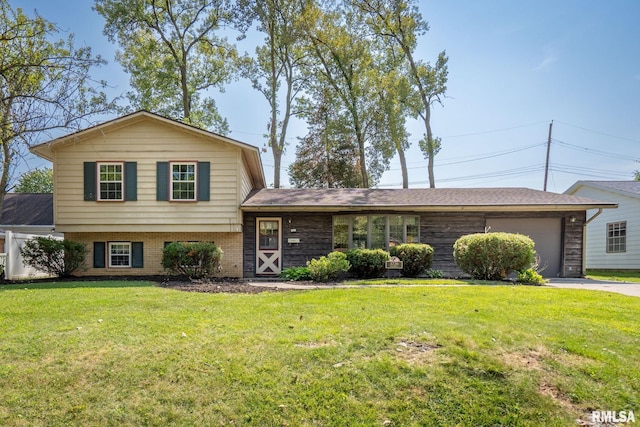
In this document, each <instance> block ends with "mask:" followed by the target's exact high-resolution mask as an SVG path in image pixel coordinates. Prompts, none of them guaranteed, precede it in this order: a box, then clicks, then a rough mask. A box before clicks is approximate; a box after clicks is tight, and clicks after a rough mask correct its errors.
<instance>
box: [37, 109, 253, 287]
mask: <svg viewBox="0 0 640 427" xmlns="http://www.w3.org/2000/svg"><path fill="white" fill-rule="evenodd" d="M32 151H33V152H34V153H36V154H37V155H39V156H41V157H43V158H45V159H47V160H50V161H51V162H52V163H53V165H54V166H53V171H54V177H53V179H54V188H55V191H54V218H55V229H56V231H57V232H62V233H64V235H65V238H67V239H69V240H74V241H78V242H82V243H85V244H86V245H87V246H88V247H89V250H90V252H91V259H90V260H89V262H88V263H87V265H88V267H89V268H88V270H87V271H85V272H83V274H87V275H104V274H107V275H119V274H127V275H129V274H135V275H145V274H161V273H162V267H161V265H160V262H161V259H162V249H163V248H164V246H165V244H166V243H167V242H173V241H213V242H215V243H216V244H217V245H218V246H220V247H221V248H222V249H223V251H224V257H223V260H222V269H223V272H224V275H226V276H235V277H239V276H242V223H243V218H242V212H241V211H240V209H239V206H240V204H241V203H242V202H243V201H244V199H245V198H246V196H247V195H248V194H249V192H250V191H251V190H254V189H259V188H262V187H264V181H265V180H264V175H263V172H262V164H261V160H260V155H259V152H258V149H257V148H256V147H253V146H250V145H247V144H244V143H241V142H238V141H235V140H233V139H230V138H226V137H223V136H220V135H216V134H213V133H211V132H207V131H203V130H201V129H198V128H196V127H193V126H189V125H186V124H184V123H180V122H177V121H174V120H169V119H166V118H164V117H161V116H158V115H155V114H151V113H149V112H146V111H139V112H136V113H133V114H130V115H127V116H124V117H120V118H117V119H115V120H111V121H108V122H106V123H103V124H100V125H97V126H94V127H91V128H89V129H86V130H82V131H80V132H76V133H73V134H70V135H67V136H64V137H61V138H58V139H55V140H53V141H50V142H48V143H44V144H40V145H37V146H35V147H33V149H32Z"/></svg>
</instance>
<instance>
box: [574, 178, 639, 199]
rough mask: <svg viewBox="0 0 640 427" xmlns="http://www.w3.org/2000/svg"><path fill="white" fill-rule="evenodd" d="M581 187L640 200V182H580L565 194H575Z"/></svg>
mask: <svg viewBox="0 0 640 427" xmlns="http://www.w3.org/2000/svg"><path fill="white" fill-rule="evenodd" d="M580 187H590V188H595V189H597V190H602V191H606V192H609V193H615V194H620V195H623V196H627V197H633V198H635V199H640V181H578V182H576V183H575V184H573V185H572V186H571V187H569V188H568V189H567V191H565V194H575V193H576V192H577V191H578V190H579V189H580Z"/></svg>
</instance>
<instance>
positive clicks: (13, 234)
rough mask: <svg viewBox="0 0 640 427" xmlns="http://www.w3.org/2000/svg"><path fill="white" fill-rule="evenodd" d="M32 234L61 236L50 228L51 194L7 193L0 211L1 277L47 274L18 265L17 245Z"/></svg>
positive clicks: (10, 277) (21, 277)
mask: <svg viewBox="0 0 640 427" xmlns="http://www.w3.org/2000/svg"><path fill="white" fill-rule="evenodd" d="M35 236H55V237H58V238H62V234H61V233H55V231H54V225H53V194H50V193H43V194H29V193H9V194H7V195H6V196H5V199H4V205H3V207H2V213H1V214H0V264H1V265H2V267H3V268H2V270H3V272H4V277H5V279H8V280H17V279H30V278H38V277H48V275H47V274H46V273H43V272H41V271H37V270H35V269H33V268H31V267H26V266H24V265H23V264H22V257H21V255H20V248H22V245H23V244H24V242H25V241H26V240H27V239H30V238H32V237H35ZM1 276H2V275H1V274H0V277H1Z"/></svg>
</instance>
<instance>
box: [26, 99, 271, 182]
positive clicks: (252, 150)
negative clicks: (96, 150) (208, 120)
mask: <svg viewBox="0 0 640 427" xmlns="http://www.w3.org/2000/svg"><path fill="white" fill-rule="evenodd" d="M144 120H147V121H153V122H156V123H162V124H165V125H169V126H172V127H174V128H176V129H178V130H180V131H182V132H187V133H191V134H195V135H197V136H200V137H203V138H205V139H209V140H212V141H216V142H221V143H223V144H228V145H230V146H233V147H236V148H239V149H240V150H241V151H242V154H243V157H244V159H245V160H246V164H247V166H248V169H249V172H250V174H251V178H252V181H253V185H254V187H255V188H263V187H265V177H264V171H263V168H262V160H261V158H260V150H259V149H258V148H257V147H255V146H253V145H250V144H247V143H244V142H240V141H237V140H235V139H232V138H228V137H226V136H223V135H219V134H216V133H214V132H210V131H207V130H204V129H200V128H198V127H196V126H192V125H189V124H186V123H183V122H179V121H176V120H172V119H168V118H166V117H163V116H160V115H158V114H154V113H151V112H149V111H145V110H140V111H136V112H135V113H131V114H128V115H125V116H121V117H118V118H115V119H113V120H109V121H107V122H104V123H101V124H98V125H95V126H92V127H89V128H87V129H83V130H80V131H77V132H74V133H71V134H68V135H65V136H62V137H60V138H56V139H54V140H51V141H48V142H44V143H41V144H38V145H35V146H33V147H31V148H30V149H29V150H30V151H31V152H32V153H34V154H36V155H38V156H40V157H42V158H44V159H47V160H49V161H53V158H54V155H53V153H54V151H55V150H57V149H58V148H59V147H64V146H68V145H71V144H77V143H82V142H83V141H86V140H88V139H91V138H93V137H95V136H96V135H99V134H101V133H107V132H113V131H115V130H117V129H119V128H122V127H125V126H131V125H134V124H136V123H138V122H141V121H144Z"/></svg>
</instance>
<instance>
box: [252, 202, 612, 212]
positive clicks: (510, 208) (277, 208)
mask: <svg viewBox="0 0 640 427" xmlns="http://www.w3.org/2000/svg"><path fill="white" fill-rule="evenodd" d="M617 207H618V205H617V204H615V203H606V204H600V205H591V204H590V205H465V206H461V205H457V206H454V205H450V206H425V205H357V206H355V205H334V206H299V205H247V206H241V207H240V209H241V210H242V211H243V212H305V211H306V212H344V211H349V212H364V211H368V212H370V211H385V212H391V211H411V212H531V211H536V212H567V211H586V210H589V209H600V208H602V209H614V208H617Z"/></svg>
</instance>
